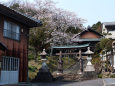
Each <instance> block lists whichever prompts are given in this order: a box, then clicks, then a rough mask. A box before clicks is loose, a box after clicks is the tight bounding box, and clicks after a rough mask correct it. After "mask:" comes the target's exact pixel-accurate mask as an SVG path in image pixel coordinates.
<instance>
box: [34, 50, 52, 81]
mask: <svg viewBox="0 0 115 86" xmlns="http://www.w3.org/2000/svg"><path fill="white" fill-rule="evenodd" d="M40 56H41V60H42V67H41V68H40V69H39V72H38V73H37V76H36V77H35V79H34V80H33V81H35V82H51V81H53V80H54V78H53V76H52V74H51V73H50V71H49V69H48V66H47V64H46V61H47V59H46V56H47V53H46V52H45V49H43V51H42V53H41V54H40Z"/></svg>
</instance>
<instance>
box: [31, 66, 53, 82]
mask: <svg viewBox="0 0 115 86" xmlns="http://www.w3.org/2000/svg"><path fill="white" fill-rule="evenodd" d="M44 71H45V70H43V69H42V68H40V69H39V72H38V74H37V76H36V77H35V79H34V80H33V81H34V82H51V81H54V78H53V76H52V74H51V73H50V71H49V70H48V71H47V72H44Z"/></svg>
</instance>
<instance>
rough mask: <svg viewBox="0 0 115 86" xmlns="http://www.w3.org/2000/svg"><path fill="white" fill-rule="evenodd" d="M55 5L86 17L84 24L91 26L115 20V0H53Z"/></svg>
mask: <svg viewBox="0 0 115 86" xmlns="http://www.w3.org/2000/svg"><path fill="white" fill-rule="evenodd" d="M0 1H8V0H0ZM53 1H54V2H56V7H58V8H62V9H65V10H68V11H72V12H74V13H76V15H77V16H78V17H80V18H83V19H86V20H87V21H86V23H85V24H84V26H86V27H87V26H88V25H90V26H92V25H93V24H95V23H97V22H98V21H101V22H112V21H115V0H53Z"/></svg>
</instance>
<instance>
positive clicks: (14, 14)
mask: <svg viewBox="0 0 115 86" xmlns="http://www.w3.org/2000/svg"><path fill="white" fill-rule="evenodd" d="M0 14H2V15H5V16H7V17H9V18H12V19H14V20H16V21H18V22H20V23H23V24H24V25H26V26H27V27H29V28H32V27H38V26H41V25H42V22H41V21H40V20H37V19H34V18H32V17H30V16H28V15H25V14H23V13H21V12H18V11H16V10H13V9H11V8H9V7H7V6H5V5H3V4H0Z"/></svg>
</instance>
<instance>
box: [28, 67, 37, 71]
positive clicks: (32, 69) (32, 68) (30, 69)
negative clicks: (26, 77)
mask: <svg viewBox="0 0 115 86" xmlns="http://www.w3.org/2000/svg"><path fill="white" fill-rule="evenodd" d="M28 69H29V71H31V72H35V71H36V69H37V68H36V67H35V66H29V67H28Z"/></svg>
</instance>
